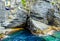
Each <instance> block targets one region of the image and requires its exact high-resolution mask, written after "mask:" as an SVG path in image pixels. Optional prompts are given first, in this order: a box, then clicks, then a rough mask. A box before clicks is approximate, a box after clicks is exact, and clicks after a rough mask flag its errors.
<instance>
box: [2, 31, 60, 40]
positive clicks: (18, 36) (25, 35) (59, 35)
mask: <svg viewBox="0 0 60 41" xmlns="http://www.w3.org/2000/svg"><path fill="white" fill-rule="evenodd" d="M9 36H10V37H9V38H6V39H3V40H2V41H60V32H56V33H55V34H54V35H53V36H45V37H37V36H34V35H32V34H31V33H30V32H29V31H27V30H22V31H18V32H15V33H13V34H10V35H9Z"/></svg>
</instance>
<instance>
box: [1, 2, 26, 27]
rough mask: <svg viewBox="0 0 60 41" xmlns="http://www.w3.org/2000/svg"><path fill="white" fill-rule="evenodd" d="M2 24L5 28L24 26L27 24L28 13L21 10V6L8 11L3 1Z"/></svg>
mask: <svg viewBox="0 0 60 41" xmlns="http://www.w3.org/2000/svg"><path fill="white" fill-rule="evenodd" d="M0 4H1V5H0V7H1V8H0V24H1V26H4V27H7V28H8V27H16V26H20V25H22V24H24V23H25V22H26V18H27V16H26V15H27V13H26V12H25V11H23V10H24V9H23V10H22V9H19V8H18V7H19V5H18V7H17V8H13V9H12V8H10V7H8V8H10V9H9V10H6V6H5V5H4V4H5V3H4V2H3V1H1V2H0Z"/></svg>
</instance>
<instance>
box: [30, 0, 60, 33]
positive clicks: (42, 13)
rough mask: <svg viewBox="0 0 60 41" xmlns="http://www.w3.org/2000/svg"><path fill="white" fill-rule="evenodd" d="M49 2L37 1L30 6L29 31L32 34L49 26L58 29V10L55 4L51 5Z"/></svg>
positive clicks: (45, 0) (59, 14)
mask: <svg viewBox="0 0 60 41" xmlns="http://www.w3.org/2000/svg"><path fill="white" fill-rule="evenodd" d="M50 2H51V1H50V0H49V1H48V0H43V1H42V0H37V1H36V3H34V4H33V5H32V6H31V12H30V28H29V29H30V30H31V31H32V32H36V31H37V30H39V29H40V30H42V29H43V30H45V29H47V28H48V27H49V26H56V27H60V13H59V11H60V10H59V8H58V7H57V5H56V4H55V5H53V4H51V3H50ZM32 20H34V21H32Z"/></svg>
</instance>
